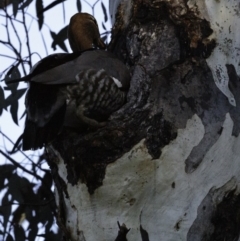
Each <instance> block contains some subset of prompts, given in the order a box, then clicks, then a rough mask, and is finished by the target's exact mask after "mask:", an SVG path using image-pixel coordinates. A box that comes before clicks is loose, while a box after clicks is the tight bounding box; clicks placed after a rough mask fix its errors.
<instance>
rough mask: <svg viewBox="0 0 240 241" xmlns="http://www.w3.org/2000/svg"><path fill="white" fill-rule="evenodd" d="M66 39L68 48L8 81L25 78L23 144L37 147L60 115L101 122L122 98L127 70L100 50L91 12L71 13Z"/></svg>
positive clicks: (48, 138)
mask: <svg viewBox="0 0 240 241" xmlns="http://www.w3.org/2000/svg"><path fill="white" fill-rule="evenodd" d="M68 39H69V43H70V46H71V48H72V50H73V53H72V54H66V53H62V54H53V55H50V56H48V57H46V58H44V59H42V60H41V61H39V62H38V63H37V64H36V65H35V66H34V67H33V68H32V70H31V72H30V74H29V75H27V76H25V77H23V78H21V79H18V80H12V81H10V82H18V81H27V82H28V83H29V89H28V92H27V95H26V100H25V105H26V113H27V117H26V122H25V128H24V132H23V135H22V138H23V142H22V149H23V150H29V149H38V148H42V147H43V146H44V145H46V144H47V143H49V142H50V141H51V140H53V139H54V138H55V137H56V135H57V134H58V133H59V132H60V130H61V127H62V126H63V123H64V121H65V122H66V123H71V118H74V117H76V118H77V119H78V120H79V122H82V123H87V125H90V126H95V127H96V126H97V127H98V126H102V125H103V124H104V121H106V120H107V119H108V118H109V116H110V115H111V114H112V113H113V112H114V111H116V110H118V109H119V108H120V107H121V106H122V105H124V103H125V101H126V94H127V91H128V89H129V83H130V74H129V71H128V69H127V68H126V66H125V65H124V64H123V63H122V62H121V61H120V60H119V59H117V58H116V57H115V56H114V55H113V54H112V53H110V52H107V51H105V50H100V49H104V48H105V44H104V43H103V41H102V40H101V38H100V34H99V30H98V25H97V22H96V20H95V18H94V17H93V16H92V15H90V14H87V13H77V14H75V15H74V16H73V17H72V18H71V20H70V24H69V29H68ZM97 48H100V49H97ZM8 83H9V82H8ZM68 113H70V115H67V114H68ZM69 116H70V117H69ZM69 119H70V120H69ZM67 125H68V124H67Z"/></svg>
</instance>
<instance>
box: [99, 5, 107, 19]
mask: <svg viewBox="0 0 240 241" xmlns="http://www.w3.org/2000/svg"><path fill="white" fill-rule="evenodd" d="M101 6H102V10H103V14H104V22H107V20H108V16H107V10H106V8H105V6H104V4H103V2H101Z"/></svg>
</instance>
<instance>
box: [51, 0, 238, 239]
mask: <svg viewBox="0 0 240 241" xmlns="http://www.w3.org/2000/svg"><path fill="white" fill-rule="evenodd" d="M173 2H174V1H173ZM129 13H130V14H129V15H127V13H125V11H124V5H122V8H121V6H120V7H119V9H118V12H117V15H116V25H115V27H114V29H113V36H112V39H113V40H112V42H111V44H110V46H109V50H110V51H112V52H114V53H115V54H116V55H117V56H118V57H119V58H120V59H122V60H123V61H124V62H125V63H126V65H127V66H128V67H129V68H130V70H131V73H132V80H131V87H130V90H129V93H128V101H127V104H126V105H125V106H123V108H121V109H120V110H119V111H118V112H116V113H114V114H113V115H112V116H111V118H110V120H109V121H108V123H107V125H106V126H105V127H103V128H101V129H98V130H91V129H87V130H85V131H80V132H76V131H75V130H69V129H64V130H63V131H62V133H61V134H60V135H59V137H58V138H57V140H55V141H54V142H53V143H52V148H48V153H49V159H50V161H49V163H50V166H51V169H52V170H53V176H54V180H55V183H56V188H57V193H58V194H57V199H58V201H57V202H58V205H59V220H58V221H59V224H60V225H61V226H62V227H63V230H65V235H66V237H67V238H68V239H72V240H86V241H91V240H99V241H102V240H114V237H115V238H116V240H126V235H125V236H124V237H123V238H122V239H121V237H120V238H119V235H117V232H118V227H117V221H118V220H121V222H124V223H125V224H126V226H127V228H131V230H130V231H129V232H128V233H126V234H127V235H128V237H129V238H128V240H134V241H135V240H142V241H148V240H151V241H155V240H163V241H167V240H188V241H197V240H229V241H230V240H232V241H234V240H237V239H238V237H239V228H237V227H239V212H240V206H239V204H238V200H239V195H238V188H237V184H239V178H238V177H237V173H238V171H239V168H238V167H237V166H238V164H239V158H238V157H237V155H238V153H239V151H238V150H237V149H236V147H235V146H236V143H239V138H238V136H239V131H240V126H239V123H240V119H239V118H240V117H239V106H240V97H239V94H237V93H239V92H240V85H239V77H238V76H237V73H236V70H235V68H234V66H233V65H228V66H227V70H228V75H229V88H230V90H232V93H233V95H234V98H235V100H236V107H234V106H233V105H231V104H230V103H229V101H228V98H227V97H226V96H225V95H224V94H223V93H222V92H221V91H220V90H219V88H218V87H217V86H216V84H215V82H214V79H213V75H212V72H211V70H210V68H209V67H208V65H207V62H206V58H208V57H209V56H210V55H211V53H212V51H213V49H214V48H215V46H216V43H215V41H214V40H208V39H207V37H209V35H210V34H211V33H212V31H213V30H212V29H211V26H210V23H209V22H208V21H206V20H205V19H203V18H202V19H201V18H200V17H198V15H197V14H196V11H194V10H193V9H190V8H189V7H188V5H187V4H186V3H185V1H178V2H177V3H176V1H175V4H174V3H172V1H155V2H154V3H153V2H152V1H147V0H146V1H140V0H135V1H133V2H132V5H131V9H130V10H129ZM224 138H225V139H224ZM229 143H231V144H229ZM221 148H223V149H224V148H225V151H224V150H223V149H222V150H221ZM234 148H235V149H234ZM233 149H234V150H233ZM231 151H232V152H231ZM221 153H222V154H221ZM229 153H230V154H229ZM232 153H233V154H232ZM124 154H125V155H124ZM225 154H226V155H228V157H229V158H228V159H226V158H227V157H226V156H224V155H225ZM123 155H124V157H123ZM230 155H231V156H230ZM121 157H122V158H121ZM134 162H135V163H134ZM212 163H213V164H212ZM215 163H218V164H215ZM213 165H215V166H213ZM227 167H229V169H231V170H229V169H228V170H226V171H225V169H227ZM214 178H215V179H214ZM91 220H92V223H91ZM224 222H225V223H226V225H225V226H224ZM86 227H88V229H87V228H86ZM93 229H94V230H93ZM95 232H96V234H93V233H95ZM119 232H120V231H119ZM223 237H224V238H225V239H224V238H223Z"/></svg>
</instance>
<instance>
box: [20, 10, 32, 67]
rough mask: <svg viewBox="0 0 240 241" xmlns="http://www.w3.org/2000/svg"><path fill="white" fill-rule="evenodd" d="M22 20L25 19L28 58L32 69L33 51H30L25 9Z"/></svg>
mask: <svg viewBox="0 0 240 241" xmlns="http://www.w3.org/2000/svg"><path fill="white" fill-rule="evenodd" d="M22 18H23V27H24V31H25V34H26V38H27V41H26V44H27V49H28V57H29V60H28V61H29V62H28V63H29V66H30V68H32V58H31V50H30V45H29V36H28V30H27V26H26V19H25V13H24V10H23V9H22Z"/></svg>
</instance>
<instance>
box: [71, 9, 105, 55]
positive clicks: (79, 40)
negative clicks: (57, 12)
mask: <svg viewBox="0 0 240 241" xmlns="http://www.w3.org/2000/svg"><path fill="white" fill-rule="evenodd" d="M68 40H69V43H70V46H71V49H72V51H73V52H76V51H83V50H86V49H90V48H92V47H98V48H101V49H105V48H106V45H105V44H104V42H103V41H102V40H101V38H100V33H99V29H98V24H97V21H96V19H95V18H94V17H93V16H92V15H90V14H88V13H76V14H75V15H73V16H72V17H71V20H70V24H69V27H68Z"/></svg>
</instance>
